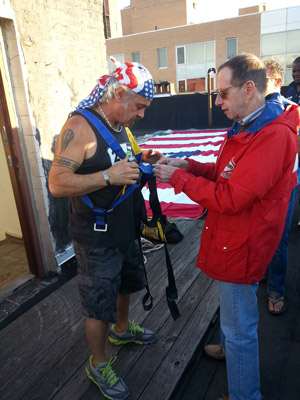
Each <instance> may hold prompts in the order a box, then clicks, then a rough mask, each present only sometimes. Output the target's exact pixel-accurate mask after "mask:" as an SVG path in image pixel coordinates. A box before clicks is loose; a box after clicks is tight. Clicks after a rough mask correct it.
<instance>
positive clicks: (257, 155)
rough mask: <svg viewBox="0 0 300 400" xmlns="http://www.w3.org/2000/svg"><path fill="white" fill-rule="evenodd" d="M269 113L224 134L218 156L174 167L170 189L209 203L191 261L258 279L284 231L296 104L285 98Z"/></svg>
mask: <svg viewBox="0 0 300 400" xmlns="http://www.w3.org/2000/svg"><path fill="white" fill-rule="evenodd" d="M270 110H271V111H270ZM277 111H278V110H277ZM270 113H271V114H272V107H271V106H270V105H268V106H266V111H264V113H263V114H262V116H260V117H259V118H258V119H257V120H256V121H255V122H254V123H253V125H252V126H251V127H250V129H249V131H250V132H251V131H252V133H249V131H248V132H247V131H246V132H243V133H239V134H236V135H234V136H231V137H229V139H226V140H225V141H224V143H223V144H222V146H221V148H220V151H219V154H218V158H217V161H216V164H214V163H209V164H201V163H198V162H196V161H194V160H189V162H190V164H189V168H188V170H187V171H185V170H182V169H178V170H176V171H175V172H174V174H173V176H172V179H171V182H170V183H171V185H172V186H173V187H174V189H175V193H179V192H180V191H183V192H184V193H186V194H187V195H188V196H189V197H190V198H191V199H192V200H193V201H195V202H197V203H199V204H201V205H202V206H203V207H205V208H207V209H208V213H207V218H206V222H205V226H204V229H203V232H202V236H201V246H200V251H199V254H198V259H197V267H199V268H201V270H202V271H204V272H205V273H206V274H207V275H209V276H210V277H212V278H214V279H217V280H220V281H225V282H231V283H246V284H251V283H254V282H258V281H259V280H260V279H261V278H262V277H263V274H264V272H265V270H266V268H267V266H268V264H269V262H270V261H271V259H272V256H273V254H274V252H275V250H276V248H277V246H278V244H279V242H280V239H281V236H282V233H283V228H284V224H285V218H286V214H287V209H288V203H289V198H290V194H291V190H292V189H293V188H294V187H295V186H296V185H297V168H296V162H297V138H296V135H297V132H298V129H299V125H300V112H299V107H297V106H289V108H288V109H287V110H286V111H284V112H283V111H282V110H281V111H280V113H279V114H281V115H280V116H279V117H277V115H278V112H277V114H276V113H275V119H273V120H272V121H271V122H270ZM273 115H274V113H273ZM266 117H267V118H266ZM264 122H265V123H266V125H265V126H263V125H264ZM234 126H235V125H233V128H234ZM262 126H263V127H262ZM261 127H262V128H261ZM253 130H254V132H253Z"/></svg>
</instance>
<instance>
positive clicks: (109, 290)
mask: <svg viewBox="0 0 300 400" xmlns="http://www.w3.org/2000/svg"><path fill="white" fill-rule="evenodd" d="M73 246H74V252H75V256H76V259H77V278H78V284H79V293H80V299H81V304H82V308H83V313H84V315H85V316H86V317H87V318H95V319H98V320H101V321H105V322H116V321H117V310H116V303H117V297H118V293H128V294H129V293H134V292H137V291H139V290H141V289H144V288H145V286H146V279H145V271H144V266H143V259H142V257H143V256H142V253H141V251H140V247H139V244H138V241H137V240H135V241H133V242H131V243H130V244H128V245H126V246H120V247H89V246H83V245H81V244H78V243H77V242H73Z"/></svg>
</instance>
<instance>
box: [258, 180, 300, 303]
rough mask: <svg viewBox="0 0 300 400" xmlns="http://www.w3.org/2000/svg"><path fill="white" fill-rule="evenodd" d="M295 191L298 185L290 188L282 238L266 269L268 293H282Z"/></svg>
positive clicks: (295, 196)
mask: <svg viewBox="0 0 300 400" xmlns="http://www.w3.org/2000/svg"><path fill="white" fill-rule="evenodd" d="M297 192H298V186H297V187H295V188H294V189H293V190H292V193H291V197H290V201H289V208H288V212H287V216H286V220H285V226H284V231H283V234H282V238H281V240H280V243H279V245H278V247H277V249H276V251H275V254H274V256H273V258H272V260H271V262H270V264H269V266H268V269H267V271H266V276H267V291H268V293H279V294H281V295H283V294H284V287H285V276H286V271H287V266H288V240H289V237H290V233H291V226H292V219H293V213H294V208H295V203H296V198H297Z"/></svg>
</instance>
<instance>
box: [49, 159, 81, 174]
mask: <svg viewBox="0 0 300 400" xmlns="http://www.w3.org/2000/svg"><path fill="white" fill-rule="evenodd" d="M52 165H55V166H57V167H66V168H70V169H72V170H73V171H77V169H78V168H79V167H80V164H79V163H78V162H76V161H74V160H70V159H69V158H64V157H59V156H57V157H55V158H54V160H53V162H52Z"/></svg>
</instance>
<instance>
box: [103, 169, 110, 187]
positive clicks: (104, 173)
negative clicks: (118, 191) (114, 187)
mask: <svg viewBox="0 0 300 400" xmlns="http://www.w3.org/2000/svg"><path fill="white" fill-rule="evenodd" d="M102 172H103V177H104V180H105V182H106V184H107V186H110V182H109V179H108V176H107V172H106V171H102Z"/></svg>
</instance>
